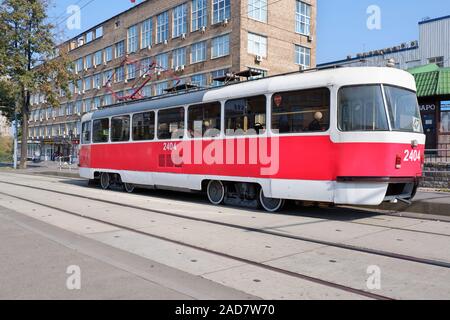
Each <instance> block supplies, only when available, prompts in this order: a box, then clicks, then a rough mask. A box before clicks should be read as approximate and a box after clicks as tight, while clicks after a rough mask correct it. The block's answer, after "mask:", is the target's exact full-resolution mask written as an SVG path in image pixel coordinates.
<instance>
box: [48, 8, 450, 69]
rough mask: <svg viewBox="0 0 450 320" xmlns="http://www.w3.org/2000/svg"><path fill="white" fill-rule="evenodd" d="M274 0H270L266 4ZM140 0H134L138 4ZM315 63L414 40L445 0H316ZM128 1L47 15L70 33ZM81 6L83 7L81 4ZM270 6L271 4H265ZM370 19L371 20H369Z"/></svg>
mask: <svg viewBox="0 0 450 320" xmlns="http://www.w3.org/2000/svg"><path fill="white" fill-rule="evenodd" d="M273 1H276V0H268V2H269V3H271V2H273ZM138 2H140V0H136V3H138ZM317 2H318V17H317V38H316V39H315V41H317V62H318V63H324V62H329V61H334V60H340V59H345V58H346V57H347V55H349V54H352V55H355V54H356V53H359V52H364V51H370V50H375V49H381V48H386V47H391V46H396V45H398V44H400V43H403V42H409V41H412V40H418V38H419V28H418V22H419V21H421V20H422V19H423V18H426V17H429V18H437V17H441V16H446V15H450V5H449V2H448V0H317ZM70 5H78V6H79V7H81V8H82V9H81V29H80V30H69V29H67V26H66V21H67V20H65V18H66V17H68V16H69V15H68V14H67V13H66V10H67V8H68V7H69V6H70ZM133 5H134V4H133V3H131V1H130V0H112V1H111V0H53V2H52V5H51V7H50V11H49V20H50V21H51V22H53V23H56V24H57V25H58V28H59V30H62V31H64V36H65V38H66V39H67V38H70V37H74V36H76V35H78V34H80V33H82V32H83V31H86V30H87V29H89V28H90V27H92V26H94V25H96V24H99V23H101V22H102V21H104V20H106V19H108V18H110V17H112V16H114V15H116V14H118V13H120V12H122V11H124V10H126V9H129V8H131V7H132V6H133ZM373 5H375V6H377V7H378V8H379V9H380V15H379V18H380V19H379V21H380V24H379V27H380V28H379V29H378V28H376V29H372V30H370V29H369V28H368V27H367V21H368V19H369V18H371V17H372V15H371V14H368V13H367V9H368V7H369V6H373ZM83 7H84V8H83ZM269 10H270V5H269ZM371 21H373V20H371Z"/></svg>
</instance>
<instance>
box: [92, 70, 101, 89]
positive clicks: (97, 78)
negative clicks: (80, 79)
mask: <svg viewBox="0 0 450 320" xmlns="http://www.w3.org/2000/svg"><path fill="white" fill-rule="evenodd" d="M93 82H94V83H93V88H94V89H100V88H101V86H102V74H101V73H97V74H94V76H93Z"/></svg>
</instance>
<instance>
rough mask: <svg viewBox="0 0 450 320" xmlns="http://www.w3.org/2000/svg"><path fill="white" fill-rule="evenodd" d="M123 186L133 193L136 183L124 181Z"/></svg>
mask: <svg viewBox="0 0 450 320" xmlns="http://www.w3.org/2000/svg"><path fill="white" fill-rule="evenodd" d="M123 188H124V189H125V191H126V192H128V193H133V192H134V189H135V186H134V184H131V183H124V184H123Z"/></svg>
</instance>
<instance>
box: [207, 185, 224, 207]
mask: <svg viewBox="0 0 450 320" xmlns="http://www.w3.org/2000/svg"><path fill="white" fill-rule="evenodd" d="M206 194H207V195H208V200H209V201H210V202H211V203H212V204H214V205H219V204H221V203H222V202H223V200H224V199H225V186H224V185H223V183H222V181H217V180H211V181H210V182H209V183H208V187H207V189H206Z"/></svg>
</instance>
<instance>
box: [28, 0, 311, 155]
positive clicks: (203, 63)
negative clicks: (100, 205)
mask: <svg viewBox="0 0 450 320" xmlns="http://www.w3.org/2000/svg"><path fill="white" fill-rule="evenodd" d="M316 14H317V5H316V0H302V1H299V0H280V1H276V2H270V1H268V0H147V1H144V2H142V3H140V4H138V5H136V6H134V7H133V8H131V9H129V10H127V11H125V12H123V13H121V14H119V15H117V16H115V17H112V18H110V19H108V20H107V21H104V22H103V23H101V24H99V25H97V26H95V27H93V28H91V29H89V30H87V31H86V32H84V33H82V34H80V35H79V36H77V37H75V38H74V39H71V40H69V41H67V42H65V43H63V44H62V45H61V46H60V48H59V49H60V51H64V52H67V53H68V55H69V57H70V58H71V60H72V61H73V62H74V70H73V72H75V73H76V74H77V76H78V77H79V79H78V80H77V81H76V83H71V84H70V91H71V92H72V97H71V99H68V98H67V97H64V96H63V94H61V97H60V102H61V104H60V107H59V108H51V107H48V106H47V105H46V101H45V99H44V97H43V96H42V95H39V93H36V94H34V95H33V97H32V105H33V106H32V112H31V115H30V130H29V138H30V142H31V143H30V144H31V145H32V147H30V150H35V149H36V145H38V146H39V148H40V151H41V158H44V159H45V160H50V159H53V158H54V155H55V154H56V155H62V156H68V155H70V154H72V155H75V150H76V146H77V144H78V143H79V141H78V134H79V132H80V118H81V116H82V114H83V113H86V112H89V111H91V110H95V109H98V108H101V107H106V106H109V105H112V104H114V103H117V102H120V101H122V99H124V98H131V96H133V98H142V97H151V96H159V95H162V94H165V93H166V90H167V89H169V88H171V87H173V86H174V85H179V84H180V83H185V84H191V85H196V86H198V87H203V88H204V87H210V86H216V85H219V84H220V83H218V82H217V81H214V79H215V78H218V77H220V76H224V75H227V74H233V73H237V72H239V71H243V70H252V71H257V72H258V74H259V75H258V76H266V75H275V74H280V73H286V72H291V71H297V70H299V69H300V68H301V69H305V68H311V67H315V64H316V61H315V56H316V44H315V35H316V23H315V21H316ZM150 69H151V71H150ZM148 77H150V78H151V79H150V81H149V82H146V81H148ZM144 84H145V85H144ZM138 89H140V90H138ZM33 145H34V146H33ZM32 152H35V151H32Z"/></svg>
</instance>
